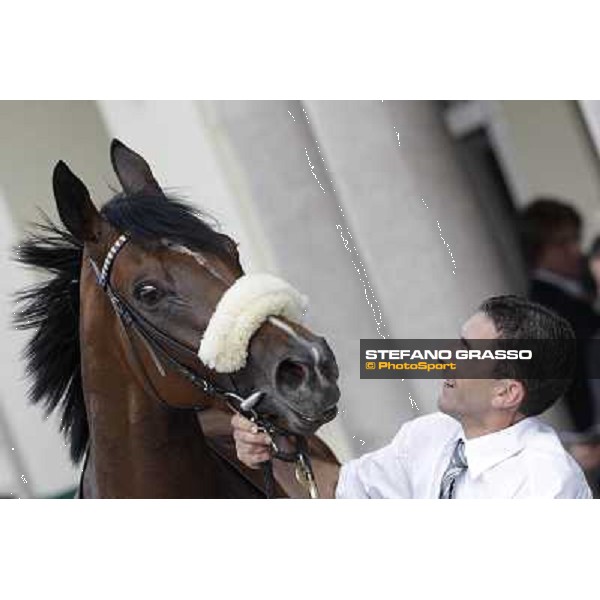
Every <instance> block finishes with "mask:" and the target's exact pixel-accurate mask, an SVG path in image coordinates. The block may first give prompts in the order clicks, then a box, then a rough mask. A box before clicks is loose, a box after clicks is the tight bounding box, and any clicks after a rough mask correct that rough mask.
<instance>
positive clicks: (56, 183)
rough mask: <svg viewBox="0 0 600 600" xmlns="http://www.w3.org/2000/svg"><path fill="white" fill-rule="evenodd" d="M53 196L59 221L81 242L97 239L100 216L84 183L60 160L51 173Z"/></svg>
mask: <svg viewBox="0 0 600 600" xmlns="http://www.w3.org/2000/svg"><path fill="white" fill-rule="evenodd" d="M52 187H53V189H54V198H55V200H56V207H57V209H58V214H59V216H60V219H61V221H62V222H63V223H64V224H65V226H66V228H67V229H68V230H69V231H70V232H71V233H72V234H73V236H75V237H76V238H77V239H78V240H79V241H81V242H88V241H97V240H98V237H99V231H100V227H99V225H100V223H101V219H102V218H101V217H100V213H99V212H98V211H97V209H96V207H95V206H94V203H93V202H92V200H91V198H90V193H89V192H88V189H87V188H86V187H85V184H84V183H83V181H81V179H79V177H77V176H76V175H75V174H73V172H72V171H71V169H69V167H67V165H66V164H65V163H64V162H63V161H62V160H61V161H59V162H58V163H56V166H55V167H54V173H53V174H52Z"/></svg>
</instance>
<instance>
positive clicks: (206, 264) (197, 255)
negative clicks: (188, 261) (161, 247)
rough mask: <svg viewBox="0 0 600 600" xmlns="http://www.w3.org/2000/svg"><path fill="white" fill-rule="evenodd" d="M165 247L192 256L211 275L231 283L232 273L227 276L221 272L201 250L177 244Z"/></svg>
mask: <svg viewBox="0 0 600 600" xmlns="http://www.w3.org/2000/svg"><path fill="white" fill-rule="evenodd" d="M166 247H167V248H168V249H169V250H172V251H173V252H177V253H179V254H183V255H185V256H190V257H192V258H193V259H194V260H195V261H196V262H197V263H198V264H199V265H200V266H201V267H202V268H203V269H205V270H207V271H208V272H209V273H210V274H211V275H213V276H214V277H216V278H217V279H219V280H220V281H222V282H223V283H226V284H227V285H231V284H232V283H233V281H234V280H235V277H234V276H232V275H229V276H227V275H228V274H225V273H223V272H221V271H220V270H219V269H218V268H217V266H216V265H215V264H214V262H211V261H210V260H209V259H208V258H207V257H206V256H204V255H203V254H202V253H201V252H198V251H194V250H190V249H189V248H187V247H186V246H181V245H178V244H169V243H167V244H166Z"/></svg>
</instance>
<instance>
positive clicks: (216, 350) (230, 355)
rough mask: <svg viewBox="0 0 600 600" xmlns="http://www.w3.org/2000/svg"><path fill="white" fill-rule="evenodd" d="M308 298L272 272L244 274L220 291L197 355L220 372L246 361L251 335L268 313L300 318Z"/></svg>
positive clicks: (236, 368) (237, 366) (234, 368)
mask: <svg viewBox="0 0 600 600" xmlns="http://www.w3.org/2000/svg"><path fill="white" fill-rule="evenodd" d="M307 304H308V301H307V298H306V296H303V295H302V294H300V292H298V291H296V290H295V289H294V288H293V287H292V286H291V285H290V284H289V283H287V282H285V281H283V280H282V279H279V277H275V276H274V275H267V274H256V275H243V276H242V277H240V278H239V279H237V280H236V282H235V283H234V284H233V285H232V286H231V287H230V288H229V289H228V290H227V291H226V292H225V293H224V294H223V296H222V297H221V299H220V300H219V303H218V304H217V308H216V309H215V312H214V313H213V315H212V317H211V319H210V322H209V323H208V327H207V328H206V331H205V332H204V335H203V336H202V341H201V342H200V348H199V350H198V357H199V358H200V360H201V361H202V362H203V363H204V364H205V365H207V366H208V367H210V368H211V369H214V370H215V371H218V372H219V373H232V372H234V371H237V370H239V369H241V368H242V367H243V366H244V365H245V364H246V358H247V355H248V344H249V343H250V338H251V337H252V336H253V335H254V334H255V333H256V331H257V330H258V328H259V327H260V326H261V325H262V324H263V323H264V321H265V320H266V319H267V318H268V317H269V316H282V317H286V318H288V319H290V320H291V321H299V320H300V319H301V318H302V315H303V314H304V312H305V310H306V307H307Z"/></svg>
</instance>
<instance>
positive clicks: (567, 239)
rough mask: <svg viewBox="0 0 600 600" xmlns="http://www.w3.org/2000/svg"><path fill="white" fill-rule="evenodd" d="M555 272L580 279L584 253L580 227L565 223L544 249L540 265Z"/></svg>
mask: <svg viewBox="0 0 600 600" xmlns="http://www.w3.org/2000/svg"><path fill="white" fill-rule="evenodd" d="M539 266H541V267H544V268H546V269H549V270H550V271H553V272H554V273H557V274H559V275H562V276H563V277H569V278H571V279H578V278H579V277H581V268H582V253H581V242H580V232H579V229H578V228H577V227H575V226H573V225H565V226H564V227H562V228H561V229H559V230H557V231H556V232H555V234H554V235H553V236H552V239H551V241H549V242H548V243H547V244H546V245H545V246H544V248H543V249H542V252H541V255H540V265H539Z"/></svg>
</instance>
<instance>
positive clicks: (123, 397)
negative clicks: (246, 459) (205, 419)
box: [81, 274, 219, 498]
mask: <svg viewBox="0 0 600 600" xmlns="http://www.w3.org/2000/svg"><path fill="white" fill-rule="evenodd" d="M86 284H87V285H89V286H92V287H91V288H90V287H88V288H87V290H88V293H87V294H86V295H85V296H84V295H83V294H82V314H81V348H82V357H81V364H82V376H83V388H84V397H85V403H86V411H87V416H88V422H89V427H90V460H91V465H90V469H89V472H92V473H94V483H93V485H92V486H91V487H92V488H93V489H94V490H95V492H96V494H97V495H98V496H99V497H101V498H169V497H171V498H189V497H193V498H203V497H206V498H214V497H217V496H218V495H219V492H218V489H217V479H216V473H215V465H214V462H213V460H212V458H211V456H210V455H209V453H208V449H207V446H206V442H205V439H204V436H203V434H202V430H201V428H200V425H199V424H198V421H197V418H196V415H195V413H194V412H193V411H182V410H171V409H169V408H168V407H166V406H165V405H164V404H161V403H160V402H159V401H158V400H157V399H156V398H155V397H153V396H151V394H150V393H149V392H147V391H146V389H145V388H144V386H142V385H141V383H140V381H139V377H136V376H134V373H133V372H132V371H131V370H130V366H129V363H128V360H127V356H126V353H125V352H124V350H123V348H124V344H126V343H128V342H127V339H126V338H125V335H124V332H123V330H122V328H121V325H120V324H119V322H118V320H117V317H116V315H115V313H114V311H113V309H112V306H111V305H110V302H109V301H108V299H107V297H106V296H105V294H104V293H103V292H102V290H101V289H100V288H98V287H97V286H96V284H95V281H91V280H90V276H89V274H88V277H84V276H83V274H82V290H83V288H84V287H85V286H86ZM134 336H135V334H134Z"/></svg>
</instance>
